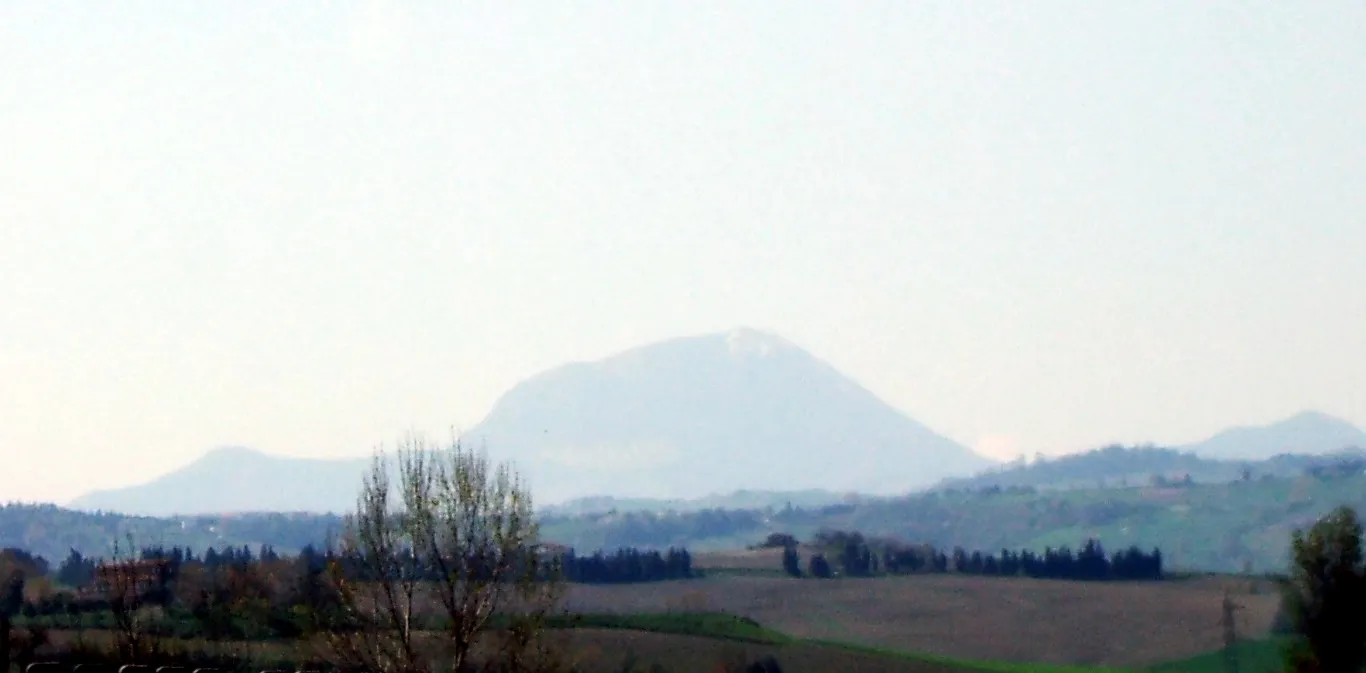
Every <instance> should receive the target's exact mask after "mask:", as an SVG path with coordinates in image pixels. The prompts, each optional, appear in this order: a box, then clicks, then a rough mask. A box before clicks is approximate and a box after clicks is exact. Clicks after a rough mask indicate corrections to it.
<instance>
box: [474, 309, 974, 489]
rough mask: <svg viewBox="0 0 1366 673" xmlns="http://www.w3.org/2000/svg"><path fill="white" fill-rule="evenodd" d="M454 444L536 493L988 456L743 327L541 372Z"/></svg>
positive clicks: (854, 470) (912, 484) (893, 468)
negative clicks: (504, 464)
mask: <svg viewBox="0 0 1366 673" xmlns="http://www.w3.org/2000/svg"><path fill="white" fill-rule="evenodd" d="M462 439H464V440H466V441H471V442H475V443H478V444H480V445H483V446H487V447H489V451H490V455H491V456H494V457H496V458H498V459H502V460H506V459H511V460H515V461H516V462H517V465H518V467H519V468H520V469H521V470H523V471H524V473H525V474H526V476H527V477H528V479H529V480H530V483H531V484H532V487H533V489H534V490H535V491H536V495H537V500H538V501H539V502H558V501H562V500H565V499H570V498H577V497H583V496H589V495H613V496H616V497H662V498H694V497H703V496H706V495H707V494H709V493H714V492H729V491H734V490H739V489H761V490H791V489H805V488H812V489H830V490H838V491H855V490H857V491H865V492H884V493H904V492H906V491H910V490H913V489H915V488H917V487H920V486H928V485H930V484H932V483H934V482H935V481H937V480H938V479H940V478H942V477H945V476H950V475H959V474H961V475H967V474H970V473H972V472H975V471H976V470H979V469H982V468H985V467H987V466H989V465H991V464H992V461H990V460H988V459H986V458H983V457H981V456H979V455H977V454H975V453H973V452H972V451H971V450H969V449H967V448H966V447H963V446H962V445H959V444H957V443H955V442H953V441H952V440H950V439H948V438H946V437H944V436H942V435H939V434H937V433H935V432H934V431H932V430H930V429H929V428H927V427H925V426H923V425H921V424H920V423H918V422H917V421H915V420H912V419H911V418H909V417H907V416H905V415H904V414H902V413H901V412H900V411H898V410H896V409H894V408H892V407H891V406H889V405H887V404H886V403H885V402H883V401H882V400H879V399H878V398H877V397H875V396H874V395H873V394H872V393H871V392H869V391H867V390H866V389H864V388H863V387H862V386H859V385H858V384H857V383H855V382H853V381H851V380H850V379H848V378H847V377H845V376H843V375H842V374H840V373H839V372H838V371H837V370H835V369H834V368H833V367H831V366H830V365H829V364H828V363H826V362H824V361H822V360H820V359H819V358H817V357H816V356H814V355H812V354H811V353H809V352H807V351H805V350H803V349H802V348H800V347H798V346H796V345H794V344H793V343H791V342H789V341H787V340H786V339H783V338H782V337H779V336H777V335H775V334H772V333H769V332H765V331H762V330H758V329H754V328H750V327H737V328H734V329H731V330H729V331H726V332H719V333H711V334H702V335H695V336H690V337H679V338H674V339H670V340H667V341H663V342H657V343H652V344H647V345H643V346H638V347H635V348H632V349H630V350H627V351H625V352H623V353H619V354H616V355H612V356H609V357H607V358H604V359H602V360H599V361H596V362H580V363H575V364H572V365H566V366H564V367H559V368H556V369H552V370H550V371H547V372H543V373H541V374H538V375H536V376H533V377H531V378H530V379H527V380H525V381H523V382H521V383H519V384H517V385H516V386H514V388H513V389H512V390H510V391H509V392H508V393H507V394H505V395H503V396H502V397H501V398H499V400H498V401H497V402H496V403H495V404H494V406H493V409H492V411H490V412H489V415H488V417H487V418H485V419H484V420H483V421H482V422H481V423H479V424H478V425H476V426H475V427H473V428H471V429H470V430H469V431H468V432H466V433H465V434H464V435H463V437H462Z"/></svg>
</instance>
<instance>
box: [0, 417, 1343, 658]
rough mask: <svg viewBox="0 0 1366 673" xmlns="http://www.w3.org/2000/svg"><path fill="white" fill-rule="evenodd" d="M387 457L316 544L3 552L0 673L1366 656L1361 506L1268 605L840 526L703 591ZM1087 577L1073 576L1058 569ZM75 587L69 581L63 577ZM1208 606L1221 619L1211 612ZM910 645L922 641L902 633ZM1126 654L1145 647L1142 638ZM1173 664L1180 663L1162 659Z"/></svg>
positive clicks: (448, 466)
mask: <svg viewBox="0 0 1366 673" xmlns="http://www.w3.org/2000/svg"><path fill="white" fill-rule="evenodd" d="M398 463H399V465H400V468H401V469H400V470H399V473H398V478H397V481H396V482H392V483H391V481H390V473H389V471H388V469H387V467H386V465H387V463H386V461H385V459H384V458H383V457H382V456H377V457H376V460H375V463H374V466H373V469H372V470H371V472H370V473H369V474H368V475H367V477H366V480H365V483H364V487H363V489H362V492H361V495H360V497H359V498H358V504H357V509H356V512H355V513H354V514H353V515H351V516H350V517H348V518H347V519H346V520H345V522H344V523H345V525H344V527H343V528H342V532H341V534H340V535H339V536H338V537H337V538H336V545H335V547H333V546H329V547H328V548H326V550H325V551H322V552H319V551H317V550H313V549H311V548H309V547H305V548H304V549H305V551H304V552H302V553H300V554H298V555H293V556H291V555H287V554H280V553H278V552H276V551H275V550H274V549H273V548H272V547H270V546H268V545H263V546H262V547H261V548H260V549H259V550H258V551H256V552H253V551H252V550H251V549H250V548H245V547H244V548H241V549H239V548H236V547H228V548H216V549H215V548H210V549H208V550H206V551H205V552H203V553H202V555H197V554H195V553H192V552H191V551H190V550H188V549H184V548H180V547H171V548H163V547H148V548H144V549H143V550H142V553H141V554H140V555H137V556H135V555H133V554H131V553H125V554H119V553H118V549H117V548H115V550H114V552H115V553H114V554H113V558H112V560H111V561H92V560H91V559H89V558H87V557H85V556H84V555H82V554H80V553H78V552H75V551H72V552H71V553H69V555H68V556H67V558H66V560H65V561H64V562H63V563H62V564H60V565H59V566H58V567H57V568H56V569H55V572H50V571H52V570H53V569H52V568H50V567H49V566H48V564H47V563H46V562H45V561H44V560H43V559H42V558H41V557H39V556H37V555H34V554H31V553H28V552H24V551H20V550H9V551H7V552H5V553H4V554H0V670H4V671H7V670H8V669H10V667H11V666H12V665H19V666H22V665H25V664H27V663H30V662H34V661H39V660H44V661H56V662H65V663H67V664H74V663H77V662H82V663H103V664H110V665H112V664H129V663H143V664H149V665H168V664H173V665H184V666H187V667H191V666H192V667H204V666H211V667H216V668H223V669H230V670H246V669H248V668H256V667H262V668H264V667H269V668H277V667H278V668H284V667H293V670H325V671H331V672H335V673H360V672H361V671H365V672H367V673H431V672H433V671H437V670H447V671H451V672H452V673H468V672H473V671H508V672H511V671H574V670H581V671H589V670H633V669H635V668H638V665H646V664H647V663H648V670H651V671H663V670H669V669H670V668H671V667H673V668H675V669H676V668H677V667H679V666H683V667H684V668H683V670H698V668H699V667H708V666H713V665H718V664H719V665H721V666H723V669H724V670H736V671H766V672H768V673H774V672H776V671H780V670H887V671H910V670H914V671H937V670H945V671H947V670H964V669H967V670H979V671H999V672H1001V673H1007V672H1014V671H1046V672H1052V673H1068V672H1079V671H1082V670H1089V671H1099V670H1105V669H1104V668H1092V667H1109V668H1127V669H1132V668H1133V667H1134V666H1136V665H1142V666H1154V665H1158V664H1161V666H1160V667H1159V668H1162V669H1163V670H1199V667H1202V666H1210V665H1211V664H1210V663H1209V660H1208V659H1202V658H1199V657H1198V656H1197V655H1201V654H1202V652H1204V653H1207V652H1208V651H1209V650H1210V649H1213V648H1210V647H1209V645H1210V640H1209V639H1210V638H1211V637H1214V638H1217V639H1218V641H1219V642H1221V644H1222V645H1223V651H1222V653H1221V657H1220V661H1221V662H1222V664H1223V668H1224V670H1226V671H1228V673H1242V672H1241V671H1240V670H1239V667H1240V666H1242V665H1243V664H1245V663H1248V656H1252V655H1255V654H1256V653H1258V652H1261V651H1262V650H1258V649H1256V648H1258V647H1260V646H1259V645H1257V644H1255V641H1254V643H1247V642H1240V641H1241V640H1242V639H1243V638H1245V636H1246V635H1247V634H1248V633H1249V630H1247V629H1243V631H1242V633H1240V624H1241V625H1243V626H1246V625H1247V624H1248V621H1247V617H1244V618H1242V619H1241V621H1240V618H1239V617H1238V616H1237V615H1236V612H1237V611H1238V610H1243V611H1245V612H1256V613H1257V614H1258V615H1260V618H1261V619H1262V620H1263V621H1262V624H1261V626H1260V627H1257V628H1253V629H1251V631H1250V632H1251V634H1252V635H1253V636H1254V638H1255V637H1263V636H1265V635H1266V634H1267V633H1268V632H1269V631H1270V625H1271V622H1272V621H1273V613H1274V611H1275V610H1276V609H1277V608H1278V607H1279V608H1280V610H1281V616H1282V618H1281V620H1280V621H1281V622H1282V623H1283V624H1284V626H1285V631H1286V636H1285V637H1284V639H1283V640H1282V641H1281V642H1280V643H1279V644H1277V646H1276V649H1278V650H1280V651H1282V652H1283V653H1284V656H1283V658H1282V662H1283V663H1284V666H1285V667H1286V668H1288V669H1290V670H1291V671H1293V672H1294V673H1360V671H1361V668H1362V665H1363V663H1366V558H1364V555H1363V550H1362V526H1361V524H1360V523H1359V521H1358V520H1357V518H1356V514H1355V511H1354V510H1352V509H1351V508H1346V507H1343V508H1339V509H1336V510H1334V511H1332V512H1330V513H1329V514H1327V515H1326V516H1323V517H1321V518H1319V519H1318V520H1317V521H1316V522H1313V525H1312V526H1310V527H1308V528H1307V529H1297V530H1295V532H1294V533H1293V534H1292V535H1291V536H1290V539H1291V544H1290V547H1291V549H1292V550H1293V553H1292V555H1291V564H1290V572H1289V573H1287V574H1286V575H1285V576H1284V577H1282V578H1279V579H1278V580H1276V582H1277V584H1278V588H1279V593H1268V592H1266V590H1265V587H1263V586H1262V582H1259V581H1256V580H1255V579H1254V578H1252V577H1250V576H1243V577H1240V578H1237V579H1236V580H1233V581H1232V583H1230V582H1229V581H1224V583H1223V584H1222V585H1217V584H1215V585H1211V584H1210V583H1209V582H1208V581H1207V580H1201V579H1199V578H1192V577H1188V576H1184V577H1183V576H1178V577H1177V578H1176V579H1168V581H1163V582H1151V581H1149V582H1135V581H1132V580H1135V579H1146V580H1156V579H1164V578H1165V576H1166V573H1164V572H1163V570H1162V559H1163V554H1162V553H1161V552H1158V551H1156V550H1154V551H1153V552H1152V553H1146V552H1142V551H1140V550H1138V549H1137V548H1136V547H1131V548H1130V549H1128V550H1125V551H1122V552H1120V553H1116V554H1106V553H1105V551H1104V550H1103V548H1102V547H1101V546H1100V544H1099V543H1098V542H1097V541H1096V540H1094V539H1092V540H1091V541H1089V542H1087V543H1086V544H1084V545H1083V546H1082V547H1081V548H1080V549H1079V551H1078V552H1076V553H1073V552H1072V551H1070V550H1065V549H1058V550H1052V549H1047V550H1045V552H1044V553H1043V554H1040V555H1034V554H1033V553H1024V552H1020V553H1017V552H1012V551H1009V550H1006V551H1002V552H1001V554H1000V555H999V556H997V555H995V554H992V553H988V554H981V553H977V554H973V553H969V552H966V551H963V550H961V549H958V550H954V552H953V553H952V555H950V554H948V553H945V552H942V551H937V550H936V549H935V548H934V547H933V546H931V545H925V544H922V545H919V546H907V545H902V544H901V543H897V542H895V541H892V540H888V539H886V538H875V537H871V536H870V537H864V536H863V534H861V533H853V532H837V531H823V532H821V533H820V534H818V535H816V536H814V537H812V538H810V539H808V540H807V543H806V544H805V545H803V544H800V543H799V542H798V540H797V538H796V537H795V536H792V535H785V534H783V535H774V536H770V538H769V539H768V540H767V541H766V544H764V545H760V548H758V549H753V550H751V551H750V552H749V553H750V554H752V555H753V556H754V558H753V560H765V561H767V562H769V563H775V562H776V563H780V564H781V567H782V568H784V569H785V570H786V572H787V574H788V575H792V577H781V576H767V577H766V576H751V577H745V576H734V575H732V576H718V577H715V578H712V579H706V578H701V579H699V578H698V575H699V574H698V573H696V572H694V571H693V564H694V557H693V555H692V554H690V553H689V552H687V551H685V550H682V549H670V550H669V551H668V552H659V551H653V550H637V549H621V550H618V551H617V552H615V553H612V554H602V553H598V554H594V555H591V556H587V557H584V556H580V555H578V554H576V553H575V552H573V550H572V549H566V548H563V547H559V546H556V545H550V544H547V543H545V542H543V541H542V539H541V537H540V531H539V525H538V522H537V521H536V519H535V517H534V516H533V509H532V507H531V501H530V499H529V496H528V492H527V491H526V489H525V487H524V486H523V485H522V483H521V482H520V480H519V479H518V477H517V475H516V474H515V473H514V472H512V471H511V470H510V469H509V468H508V467H506V466H502V465H491V464H489V463H488V462H487V459H486V458H484V457H483V456H482V455H481V454H475V453H472V452H468V451H465V450H463V449H461V448H460V447H459V446H458V445H457V446H454V447H451V448H449V449H445V450H434V449H433V448H432V447H428V446H426V445H425V444H422V443H421V442H420V441H416V440H414V441H413V442H412V443H409V444H406V445H404V446H403V447H402V448H401V449H400V452H399V456H398ZM1315 478H1316V479H1320V480H1321V481H1327V482H1332V481H1343V480H1349V479H1351V477H1350V476H1346V475H1340V474H1339V475H1330V476H1326V477H1325V476H1323V475H1319V476H1316V477H1315ZM1266 481H1268V482H1269V481H1274V480H1266ZM1253 483H1254V482H1253V481H1252V480H1245V482H1244V484H1245V485H1251V484H1253ZM959 495H961V494H949V495H948V496H945V495H944V494H938V495H936V496H935V497H938V498H941V499H942V498H945V497H959ZM1014 495H1021V494H1014ZM926 497H929V496H926ZM966 497H971V498H982V497H985V498H989V499H990V498H1002V497H1012V494H1008V493H1005V492H992V493H988V494H966ZM763 547H770V548H768V549H765V548H763ZM125 549H126V550H127V551H131V549H132V547H131V545H130V546H129V547H126V548H125ZM802 550H805V553H806V554H807V555H808V558H809V559H810V560H811V563H810V564H809V565H808V567H809V568H810V574H812V575H815V576H817V577H819V578H821V579H823V580H825V581H810V580H806V579H800V578H798V577H796V576H803V575H806V574H808V573H806V572H803V570H802V564H801V563H800V554H802V553H803V552H802ZM827 555H828V556H829V557H830V558H831V560H827V558H826V557H827ZM818 561H819V562H820V563H817V562H818ZM714 562H715V559H705V560H704V561H703V562H701V563H698V567H699V568H703V569H706V568H709V567H714ZM820 564H825V565H826V567H825V568H824V569H820V568H819V567H818V566H819V565H820ZM770 567H772V566H770ZM950 570H952V571H953V572H949V571H950ZM1005 575H1013V576H1012V577H1005ZM1021 576H1023V577H1021ZM1031 577H1034V578H1039V579H1031ZM1078 579H1080V580H1086V582H1076V581H1059V580H1078ZM568 580H573V581H572V582H571V581H568ZM1202 582H1204V583H1203V584H1202ZM71 584H76V585H79V587H78V588H77V589H76V590H75V591H72V590H70V586H66V587H63V585H71ZM642 588H644V590H642ZM708 592H710V593H711V595H705V594H706V593H708ZM670 595H673V596H674V597H676V598H677V599H678V600H677V602H674V601H673V599H671V598H669V596H670ZM974 596H976V598H973V597H974ZM1282 596H1283V597H1284V601H1283V603H1282V600H1281V597H1282ZM983 597H986V599H985V600H984V599H983ZM1216 597H1217V600H1215V599H1216ZM713 600H716V601H720V602H723V603H728V604H727V605H724V606H721V607H720V608H717V607H714V606H712V605H710V603H711V602H712V601H713ZM974 600H975V601H976V602H975V603H973V602H972V601H974ZM660 601H663V602H664V604H663V605H660V604H659V602H660ZM964 601H967V602H964ZM652 602H653V603H654V605H650V603H652ZM1240 603H1241V604H1240ZM1211 611H1212V612H1213V613H1214V614H1217V615H1218V619H1217V620H1216V619H1209V620H1208V621H1206V619H1205V617H1204V615H1205V614H1206V613H1208V612H1211ZM756 612H762V613H764V616H763V617H759V616H757V615H756V614H753V613H756ZM832 616H836V618H834V619H832V618H831V617H832ZM1249 616H1250V615H1249ZM1012 620H1013V621H1012ZM1154 635H1155V636H1157V638H1156V639H1152V636H1154ZM1136 637H1137V640H1136V639H1135V638H1136ZM916 638H920V639H921V640H920V641H918V642H920V643H922V644H923V645H924V646H923V647H919V646H912V645H914V644H915V642H917V641H915V639H916ZM1145 638H1146V639H1147V640H1146V641H1145V640H1143V639H1145ZM954 640H956V641H957V643H956V645H955V644H954V643H953V642H949V641H954ZM1123 640H1127V641H1128V642H1127V643H1122V642H1120V641H1123ZM1273 642H1274V641H1273ZM1140 643H1143V644H1142V646H1141V648H1147V649H1144V650H1143V652H1141V653H1139V652H1135V648H1134V647H1133V646H1134V645H1137V644H1140ZM1040 646H1042V647H1044V648H1045V649H1039V648H1040ZM1049 647H1052V648H1054V649H1047V648H1049ZM1268 647H1269V646H1268ZM609 648H611V649H609ZM1141 648H1140V649H1141ZM607 652H612V653H616V654H621V656H616V654H606V653H607ZM642 652H643V653H644V654H641V653H642ZM622 653H624V654H622ZM1178 653H1179V654H1181V655H1182V656H1187V657H1194V658H1188V659H1186V660H1185V661H1184V662H1178V663H1171V662H1167V663H1163V662H1162V661H1159V660H1158V655H1159V654H1161V655H1162V659H1169V658H1170V657H1171V656H1175V655H1177V654H1178ZM984 654H985V655H986V656H985V657H984V656H983V655H984ZM704 659H706V660H708V661H707V662H704V661H703V660H704ZM817 666H819V667H823V668H817Z"/></svg>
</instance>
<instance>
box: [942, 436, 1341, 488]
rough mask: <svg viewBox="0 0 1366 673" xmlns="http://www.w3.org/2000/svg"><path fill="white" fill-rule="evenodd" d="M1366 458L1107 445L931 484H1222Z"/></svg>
mask: <svg viewBox="0 0 1366 673" xmlns="http://www.w3.org/2000/svg"><path fill="white" fill-rule="evenodd" d="M1353 456H1358V457H1359V456H1366V452H1362V451H1359V450H1343V451H1337V452H1334V453H1323V454H1282V455H1277V456H1273V457H1271V458H1267V459H1265V460H1217V459H1210V458H1203V457H1201V456H1199V455H1196V454H1195V453H1192V452H1189V451H1185V450H1178V449H1168V448H1159V447H1153V446H1136V447H1122V446H1118V445H1116V446H1107V447H1104V448H1100V449H1095V450H1092V451H1087V452H1084V453H1076V454H1071V455H1066V456H1059V457H1056V458H1040V459H1038V460H1036V461H1034V462H1030V463H1024V462H1018V461H1017V462H1013V463H1006V464H1004V465H1001V466H998V467H995V468H991V469H988V470H985V471H983V472H981V473H979V474H976V475H974V476H971V477H964V478H954V479H946V480H944V481H943V482H941V483H940V484H938V485H937V486H936V487H935V488H936V489H937V490H945V489H969V490H979V489H984V488H991V487H999V488H1038V489H1065V488H1096V487H1106V486H1129V485H1132V486H1141V485H1146V484H1150V483H1153V482H1155V481H1158V480H1162V479H1165V480H1168V481H1184V480H1186V479H1188V478H1189V479H1190V480H1191V481H1193V482H1196V483H1226V482H1229V481H1235V480H1238V479H1241V478H1242V477H1243V475H1244V474H1245V473H1246V474H1248V475H1250V476H1252V477H1254V478H1261V477H1264V476H1267V475H1270V476H1275V477H1289V476H1298V475H1300V474H1303V473H1304V472H1305V471H1306V470H1309V469H1312V468H1314V467H1315V466H1319V465H1332V464H1334V463H1335V462H1336V461H1338V460H1341V459H1343V458H1350V457H1353Z"/></svg>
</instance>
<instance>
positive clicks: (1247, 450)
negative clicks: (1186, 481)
mask: <svg viewBox="0 0 1366 673" xmlns="http://www.w3.org/2000/svg"><path fill="white" fill-rule="evenodd" d="M1352 448H1355V449H1366V432H1362V430H1361V429H1360V428H1358V427H1356V426H1354V425H1352V424H1351V423H1348V422H1347V421H1344V420H1342V419H1340V418H1334V417H1332V416H1329V415H1327V414H1324V413H1321V412H1317V411H1304V412H1301V413H1298V414H1296V415H1294V416H1291V417H1290V418H1287V419H1285V420H1283V421H1279V422H1277V423H1272V424H1270V425H1263V426H1246V427H1237V428H1230V429H1228V430H1224V431H1223V432H1220V433H1218V434H1216V435H1214V436H1213V437H1210V438H1209V439H1206V440H1204V441H1202V442H1196V443H1194V444H1189V445H1187V446H1184V447H1181V450H1183V451H1189V452H1191V453H1194V454H1196V455H1198V456H1201V457H1203V458H1215V459H1223V460H1266V459H1268V458H1271V457H1272V456H1276V455H1279V454H1283V453H1299V454H1320V455H1321V454H1327V453H1334V452H1338V451H1342V450H1344V449H1352Z"/></svg>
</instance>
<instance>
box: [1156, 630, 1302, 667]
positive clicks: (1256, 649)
mask: <svg viewBox="0 0 1366 673" xmlns="http://www.w3.org/2000/svg"><path fill="white" fill-rule="evenodd" d="M1285 647H1286V641H1285V640H1283V639H1279V638H1267V639H1262V640H1248V641H1244V642H1241V643H1238V644H1237V645H1236V646H1234V648H1233V655H1234V657H1236V662H1237V666H1238V671H1239V672H1240V673H1274V672H1276V671H1281V670H1284V669H1285V664H1284V654H1283V653H1284V650H1285ZM1150 670H1151V671H1153V672H1154V673H1226V671H1228V665H1227V663H1226V660H1225V658H1224V653H1223V652H1207V653H1205V654H1200V655H1196V656H1194V657H1191V658H1189V659H1183V660H1180V661H1172V662H1167V663H1164V664H1160V665H1158V666H1154V667H1152V669H1150Z"/></svg>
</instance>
